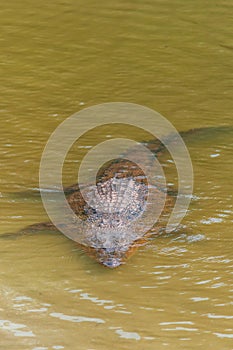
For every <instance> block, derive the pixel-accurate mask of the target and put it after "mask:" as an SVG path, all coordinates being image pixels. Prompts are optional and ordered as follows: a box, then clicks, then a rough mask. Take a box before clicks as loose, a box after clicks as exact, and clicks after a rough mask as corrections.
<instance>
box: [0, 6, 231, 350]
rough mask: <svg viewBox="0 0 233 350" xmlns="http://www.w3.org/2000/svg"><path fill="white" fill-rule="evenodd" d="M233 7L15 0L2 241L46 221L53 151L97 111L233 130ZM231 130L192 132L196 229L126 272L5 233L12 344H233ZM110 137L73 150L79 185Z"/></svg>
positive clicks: (1, 167)
mask: <svg viewBox="0 0 233 350" xmlns="http://www.w3.org/2000/svg"><path fill="white" fill-rule="evenodd" d="M231 11H232V2H231V1H230V0H221V1H216V0H213V1H211V3H210V2H203V1H201V0H197V1H195V2H190V1H189V2H187V1H184V0H177V1H170V0H167V1H152V0H148V1H144V2H140V1H117V2H115V1H102V2H100V3H97V2H95V1H92V0H88V1H81V0H79V1H71V0H63V1H53V0H51V1H50V2H49V3H47V2H45V1H42V2H38V3H36V2H34V1H29V0H22V1H20V2H17V1H11V2H10V3H9V2H4V3H3V2H2V4H1V15H0V16H1V23H2V27H1V68H0V69H1V87H0V96H1V107H0V120H1V136H0V174H1V176H0V193H1V198H0V205H1V212H0V221H1V229H0V233H1V234H3V235H4V234H5V233H6V232H17V230H19V229H21V228H23V227H25V226H27V225H28V224H32V223H35V222H40V221H44V220H46V219H47V216H46V213H45V211H44V209H43V206H42V204H41V201H40V199H39V197H38V196H36V195H32V194H31V189H32V188H36V187H38V170H39V162H40V157H41V154H42V151H43V148H44V146H45V144H46V141H47V139H48V137H49V136H50V134H51V132H52V131H53V130H54V129H55V128H56V127H57V126H58V125H59V124H60V123H61V122H62V121H63V120H64V119H65V118H67V117H68V116H69V115H71V114H72V113H75V112H76V111H79V110H81V109H82V108H84V107H88V106H92V105H94V104H99V103H103V102H114V101H123V102H133V103H138V104H142V105H145V106H148V107H150V108H152V109H155V110H157V111H159V112H160V113H161V114H163V115H164V116H165V117H167V118H168V119H169V120H170V121H171V122H172V123H173V124H174V125H175V127H176V128H177V129H178V130H188V129H190V128H195V127H209V126H215V127H217V126H220V125H221V126H222V125H224V126H229V125H232V107H233V104H232V94H231V93H232V90H231V89H232V47H233V46H232V30H231V27H232V26H231V21H230V20H231ZM110 131H111V130H110ZM110 131H109V129H106V130H104V129H103V130H102V131H101V135H99V136H98V137H101V138H103V139H105V138H107V137H108V135H109V133H110ZM122 136H124V135H122ZM232 136H233V134H232V131H230V130H229V131H227V129H223V130H222V131H220V132H216V133H211V132H208V133H206V134H203V135H202V136H199V137H197V138H195V137H192V138H190V139H188V138H187V140H186V142H187V146H188V148H189V150H190V153H191V157H192V161H193V166H194V174H195V189H194V200H193V202H192V204H191V206H190V209H189V212H188V215H187V216H186V217H185V219H184V220H183V226H184V228H183V229H182V230H181V231H180V232H178V233H177V234H175V235H168V236H163V237H159V238H157V239H156V240H154V241H151V242H150V244H149V245H147V246H144V247H142V248H141V249H140V251H138V252H137V254H136V255H135V256H134V257H132V258H131V260H129V262H128V263H127V264H126V265H124V266H123V267H121V268H119V269H116V270H107V269H104V268H103V267H101V266H99V265H98V264H96V263H95V262H94V261H92V260H91V259H90V258H89V257H87V256H86V255H85V254H84V253H82V252H81V251H80V250H79V249H78V248H77V247H76V246H75V244H74V243H73V242H72V241H69V240H68V239H67V238H66V237H64V236H62V235H59V234H46V233H44V234H38V235H32V236H27V237H20V238H17V239H12V238H7V239H2V240H1V245H0V254H1V269H0V281H1V283H0V339H1V340H0V348H1V349H4V350H5V349H11V350H12V349H17V350H19V349H33V350H42V349H85V350H88V349H89V350H90V349H95V350H98V349H101V350H102V349H109V348H111V347H114V344H117V345H116V346H117V348H120V349H131V348H132V347H133V348H134V349H144V348H145V349H151V350H152V349H155V348H156V349H158V350H160V349H166V348H167V349H196V348H197V347H201V348H205V349H213V348H214V349H219V350H220V349H221V350H224V349H226V350H229V349H231V348H232V338H233V328H232V324H233V313H232V303H233V300H232V295H233V294H232V291H233V286H232V266H233V257H232V249H233V244H232V221H233V219H232V217H233V216H232V214H233V209H232V204H233V200H232V172H233V165H232V150H233V144H232V140H233V137H232ZM97 141H98V139H97V138H96V139H95V138H94V137H91V136H89V138H88V137H87V138H86V139H85V138H84V139H82V140H81V141H80V142H81V146H83V147H84V148H79V150H78V152H77V148H76V149H74V151H73V153H72V152H71V154H70V155H69V157H68V160H67V164H68V165H70V167H69V166H68V167H67V170H66V176H65V183H66V184H72V183H73V182H74V181H75V179H76V172H75V169H76V168H75V167H76V165H75V163H74V160H76V162H78V161H79V160H80V159H81V157H82V156H83V154H84V152H85V151H86V148H85V147H86V146H89V145H92V144H95V143H96V142H97ZM164 162H166V159H165V160H164ZM168 172H169V169H168ZM16 192H24V195H16Z"/></svg>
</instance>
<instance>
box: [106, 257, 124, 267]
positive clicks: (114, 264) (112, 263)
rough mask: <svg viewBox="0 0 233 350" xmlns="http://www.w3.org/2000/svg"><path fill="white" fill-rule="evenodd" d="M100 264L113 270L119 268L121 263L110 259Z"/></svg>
mask: <svg viewBox="0 0 233 350" xmlns="http://www.w3.org/2000/svg"><path fill="white" fill-rule="evenodd" d="M102 264H103V265H104V266H106V267H110V268H115V267H118V266H120V265H121V264H122V263H121V261H120V260H118V259H116V258H110V259H107V260H105V261H103V262H102Z"/></svg>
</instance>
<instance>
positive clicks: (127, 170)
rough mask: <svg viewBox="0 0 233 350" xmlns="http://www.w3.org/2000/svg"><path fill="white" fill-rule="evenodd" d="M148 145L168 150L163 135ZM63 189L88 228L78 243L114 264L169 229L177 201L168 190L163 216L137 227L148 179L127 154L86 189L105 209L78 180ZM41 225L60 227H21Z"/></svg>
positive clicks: (207, 131) (160, 192)
mask: <svg viewBox="0 0 233 350" xmlns="http://www.w3.org/2000/svg"><path fill="white" fill-rule="evenodd" d="M228 129H229V127H216V128H215V127H213V128H212V127H209V128H201V129H191V130H188V131H186V132H183V133H180V135H181V136H182V137H183V139H185V138H186V136H191V138H192V136H194V140H195V139H196V136H197V135H198V136H199V138H200V140H202V139H206V137H208V136H211V137H215V136H216V135H218V133H219V132H227V130H228ZM230 131H232V128H230ZM169 137H170V140H166V142H174V143H175V142H176V136H174V135H172V136H169ZM146 146H147V147H148V149H149V150H150V151H151V152H152V153H153V154H154V155H155V156H157V157H158V156H159V155H160V154H161V153H163V152H164V150H165V146H164V144H162V143H161V142H160V141H159V140H152V141H150V142H147V143H146ZM119 189H120V190H119ZM64 192H65V194H66V198H67V201H68V203H69V205H70V207H71V209H72V210H73V212H74V213H75V214H76V216H77V217H79V218H81V219H82V221H83V222H85V225H86V227H87V228H88V230H85V232H84V239H83V240H82V241H81V242H80V243H77V244H78V245H79V246H80V247H81V248H82V249H83V250H84V251H85V252H86V253H87V254H88V255H89V256H90V257H92V258H94V259H95V260H96V261H97V262H98V263H100V264H101V265H104V266H106V267H109V268H116V267H118V266H120V265H122V264H124V263H125V262H126V261H127V259H128V258H129V257H130V256H131V255H133V254H134V253H135V251H136V250H137V249H138V248H139V247H140V246H142V245H144V244H146V243H147V242H148V241H149V240H150V239H151V237H152V238H153V237H154V236H156V235H160V234H161V233H163V232H164V227H165V226H166V220H167V217H168V216H169V213H170V212H171V210H172V208H173V206H174V203H175V200H176V196H175V192H174V191H170V192H169V191H168V193H167V196H166V200H165V205H164V209H163V212H162V215H161V216H160V218H159V220H158V221H157V222H156V223H155V225H154V226H153V227H152V228H151V229H150V230H148V231H147V232H146V233H145V232H140V231H139V232H138V231H137V230H134V229H133V225H131V223H132V222H133V221H134V220H135V219H137V218H139V217H140V215H142V213H143V210H144V206H145V203H146V201H147V196H148V183H147V177H146V176H145V174H144V172H143V171H142V169H140V168H139V167H138V166H137V165H136V164H135V163H133V162H132V161H129V160H127V159H120V160H119V159H118V160H113V161H111V162H110V163H108V164H106V165H105V167H103V168H102V169H101V170H100V171H99V173H98V174H97V180H96V187H95V186H94V187H93V186H87V187H86V189H85V190H84V192H85V194H86V196H87V197H89V198H93V197H94V198H96V199H97V201H98V200H101V201H102V202H103V203H104V205H105V207H106V209H107V210H106V211H105V212H102V211H98V208H93V207H92V206H89V205H88V204H87V202H86V201H85V200H84V198H83V195H82V192H81V190H80V187H79V185H78V184H74V185H72V186H69V187H67V188H65V189H64ZM163 196H164V189H163V188H161V187H159V186H158V187H157V188H156V198H157V202H158V203H160V202H161V201H162V199H163ZM117 206H118V210H116V208H117ZM112 208H113V209H114V210H112ZM42 230H49V231H52V230H57V228H56V227H55V226H54V225H53V224H52V223H51V222H44V223H39V224H34V225H30V226H28V227H27V228H26V229H25V230H22V231H21V232H22V233H26V232H27V233H28V232H30V233H32V232H35V231H42ZM80 230H81V228H80Z"/></svg>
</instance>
